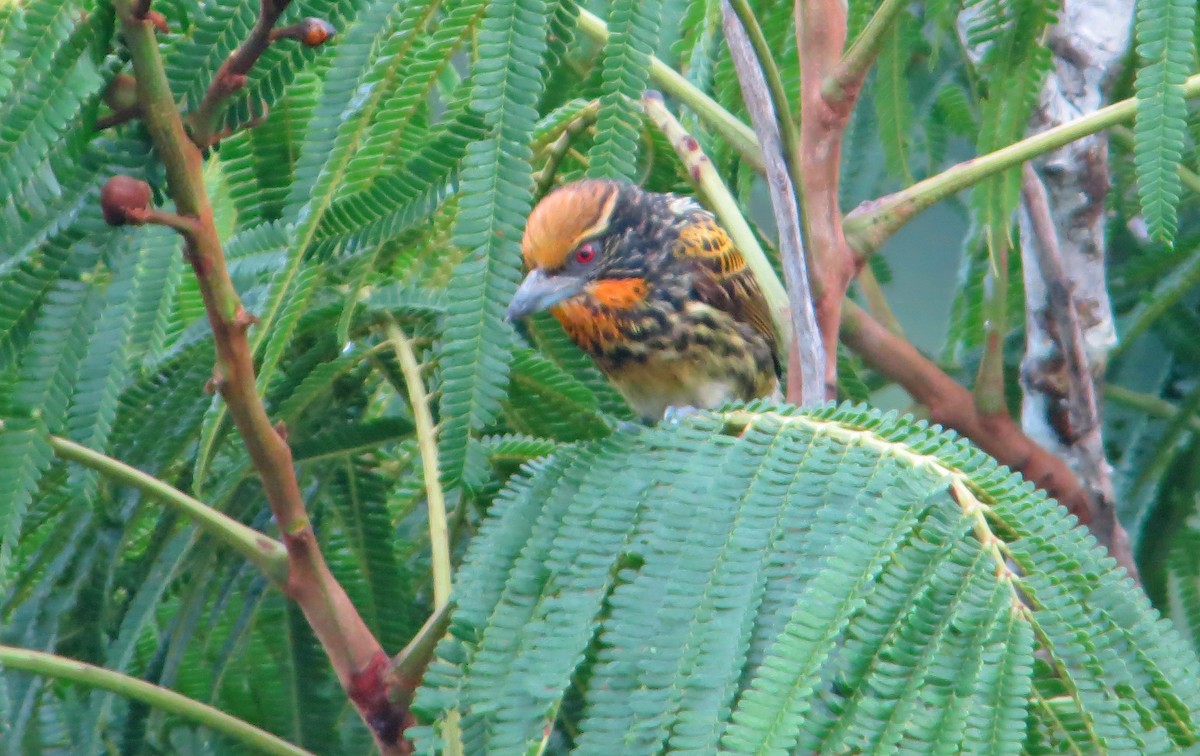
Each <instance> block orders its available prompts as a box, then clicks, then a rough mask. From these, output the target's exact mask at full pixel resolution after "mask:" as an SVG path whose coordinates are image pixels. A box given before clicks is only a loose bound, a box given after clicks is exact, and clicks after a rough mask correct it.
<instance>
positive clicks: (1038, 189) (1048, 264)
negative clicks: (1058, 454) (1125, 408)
mask: <svg viewBox="0 0 1200 756" xmlns="http://www.w3.org/2000/svg"><path fill="white" fill-rule="evenodd" d="M1021 197H1022V200H1023V202H1024V204H1025V210H1026V212H1027V213H1028V214H1029V224H1030V227H1031V229H1032V231H1033V236H1034V239H1033V240H1031V241H1032V242H1033V243H1030V244H1026V245H1025V246H1024V249H1025V250H1026V252H1027V254H1031V255H1032V256H1033V257H1034V258H1035V260H1036V268H1037V274H1038V276H1039V277H1040V279H1041V283H1042V285H1043V286H1044V288H1045V291H1046V300H1045V306H1046V310H1047V314H1048V315H1049V317H1050V321H1051V323H1052V324H1053V328H1052V329H1047V328H1045V327H1044V326H1039V328H1038V330H1039V331H1043V330H1045V331H1049V332H1050V333H1049V334H1047V335H1049V336H1051V337H1052V338H1054V339H1055V340H1056V341H1057V345H1056V346H1057V350H1056V351H1057V354H1056V355H1055V361H1056V362H1057V360H1059V359H1061V360H1062V362H1063V366H1064V370H1063V373H1064V375H1065V377H1066V385H1065V386H1060V387H1054V390H1053V394H1059V395H1062V396H1063V397H1064V398H1065V401H1066V415H1067V423H1066V424H1065V427H1059V428H1055V431H1056V433H1058V435H1059V439H1058V440H1059V443H1060V444H1062V445H1064V446H1066V447H1073V448H1074V449H1075V450H1076V451H1077V453H1074V454H1071V456H1072V457H1073V458H1074V460H1075V461H1076V463H1077V465H1078V469H1079V475H1080V478H1081V479H1082V481H1083V482H1084V483H1085V484H1086V485H1087V486H1088V487H1089V488H1091V492H1090V493H1091V495H1090V496H1089V497H1088V506H1089V510H1090V514H1089V516H1090V518H1091V522H1092V525H1091V529H1092V532H1093V533H1095V535H1096V537H1097V538H1098V539H1099V540H1100V542H1101V543H1103V544H1104V545H1105V546H1107V547H1108V549H1109V551H1110V552H1111V553H1112V554H1113V556H1114V557H1116V558H1117V560H1118V561H1119V562H1121V564H1122V565H1124V566H1125V569H1126V570H1127V571H1128V572H1129V574H1130V576H1132V577H1133V578H1134V579H1135V580H1136V579H1137V577H1138V570H1137V564H1136V562H1135V561H1134V558H1133V551H1132V548H1131V546H1130V544H1129V536H1128V534H1127V533H1126V532H1125V529H1124V528H1122V527H1121V524H1120V522H1119V521H1118V520H1117V511H1116V507H1115V502H1116V494H1115V492H1114V490H1113V484H1112V476H1111V475H1110V474H1109V464H1108V460H1107V459H1106V457H1105V454H1104V442H1103V440H1102V438H1101V429H1102V427H1103V425H1102V422H1101V419H1100V404H1099V402H1098V401H1097V398H1096V384H1095V381H1094V380H1093V378H1092V367H1091V364H1090V361H1089V360H1088V354H1087V345H1086V344H1085V342H1084V329H1083V325H1082V324H1081V321H1080V318H1079V310H1078V309H1077V308H1076V306H1075V297H1074V296H1073V295H1072V292H1071V288H1072V287H1071V283H1070V281H1071V279H1070V277H1069V276H1068V275H1067V271H1066V268H1065V267H1064V265H1063V260H1062V253H1061V252H1060V251H1059V245H1058V236H1057V234H1056V233H1055V227H1054V220H1053V218H1051V216H1050V201H1049V198H1048V197H1047V196H1046V189H1045V187H1044V186H1043V185H1042V182H1041V180H1040V179H1039V178H1038V176H1037V173H1036V172H1035V171H1034V170H1033V167H1032V166H1030V165H1028V164H1026V165H1025V169H1024V172H1023V175H1022V177H1021ZM1029 275H1030V274H1029V273H1027V274H1026V277H1027V278H1028V277H1029ZM1030 309H1031V310H1032V309H1033V307H1032V303H1031V308H1030ZM1037 315H1038V313H1035V312H1031V317H1034V318H1036V317H1037ZM1030 338H1031V339H1032V335H1031V336H1030ZM1034 358H1035V355H1034V354H1032V353H1031V354H1029V355H1027V361H1032V360H1033V359H1034ZM1038 372H1040V371H1038ZM1022 373H1024V374H1027V375H1030V376H1032V375H1035V368H1033V366H1031V365H1025V366H1023V369H1022ZM1030 388H1039V389H1043V390H1044V389H1045V388H1047V387H1030ZM1026 398H1027V400H1028V399H1029V398H1030V397H1029V391H1027V392H1026ZM1063 431H1065V433H1064V432H1063Z"/></svg>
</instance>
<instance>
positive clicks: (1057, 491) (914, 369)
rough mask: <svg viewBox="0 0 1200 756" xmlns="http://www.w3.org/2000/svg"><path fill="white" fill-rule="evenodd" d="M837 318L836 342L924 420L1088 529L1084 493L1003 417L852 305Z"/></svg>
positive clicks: (1053, 457) (1066, 469)
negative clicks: (920, 408) (895, 386)
mask: <svg viewBox="0 0 1200 756" xmlns="http://www.w3.org/2000/svg"><path fill="white" fill-rule="evenodd" d="M842 312H843V316H842V324H841V326H842V327H841V335H842V341H844V342H845V344H846V345H847V346H848V347H850V348H851V349H853V350H854V352H855V353H857V354H858V355H859V356H861V357H862V358H863V359H864V360H865V361H866V363H867V364H868V365H870V366H871V367H873V368H875V369H876V370H878V371H879V372H880V373H882V374H884V375H885V376H887V377H889V378H891V379H893V380H895V381H896V382H897V383H899V384H900V385H901V386H902V387H903V388H904V389H905V390H906V391H907V392H908V393H909V395H910V396H912V398H913V399H915V400H916V401H917V402H919V403H921V404H922V405H924V406H925V407H926V408H927V409H928V410H929V417H930V420H932V421H933V422H935V423H937V424H939V425H941V426H943V427H945V428H951V429H953V430H956V431H958V432H959V433H960V434H962V435H963V436H966V437H967V438H969V439H970V440H971V442H972V443H974V444H975V445H976V446H978V447H979V448H980V449H982V450H983V451H985V452H987V453H988V454H990V455H991V456H992V457H995V458H996V460H997V461H999V462H1000V463H1001V464H1003V465H1007V466H1008V467H1009V468H1011V469H1012V470H1014V471H1016V472H1019V473H1021V474H1022V475H1023V476H1025V479H1026V480H1028V481H1030V482H1031V483H1033V484H1034V485H1036V486H1037V487H1038V488H1041V489H1042V490H1043V491H1045V492H1046V493H1048V494H1050V495H1051V496H1053V497H1054V498H1055V499H1057V500H1058V502H1059V503H1060V504H1062V505H1063V506H1064V507H1066V508H1067V511H1069V512H1070V513H1071V514H1073V515H1075V516H1076V517H1077V518H1079V521H1080V522H1081V523H1082V524H1084V525H1086V526H1088V527H1089V528H1091V527H1093V523H1094V520H1093V519H1092V508H1091V503H1090V500H1089V497H1088V493H1087V491H1086V490H1085V489H1084V487H1083V485H1082V484H1081V483H1080V482H1079V479H1078V478H1077V477H1076V476H1075V474H1074V473H1073V472H1072V471H1071V468H1069V467H1068V466H1067V463H1066V462H1064V461H1063V460H1062V459H1061V458H1059V457H1058V456H1057V455H1055V454H1052V453H1050V452H1048V451H1046V450H1045V449H1043V448H1042V447H1040V446H1038V445H1037V444H1036V443H1034V442H1033V441H1032V440H1031V439H1030V438H1029V437H1028V436H1026V435H1025V433H1024V432H1023V431H1022V430H1021V427H1020V426H1019V425H1017V423H1016V422H1015V421H1013V419H1012V418H1011V417H1009V415H1008V413H1006V412H1005V413H994V414H988V415H984V414H982V413H980V412H979V410H978V408H977V407H976V406H975V400H974V398H973V397H972V396H971V392H969V391H967V390H966V389H965V388H963V387H962V386H960V385H959V384H958V382H956V381H955V380H954V379H953V378H951V377H950V376H948V375H946V374H945V373H944V372H942V370H941V368H939V367H938V366H937V365H935V364H934V363H933V362H931V361H930V360H929V359H927V358H926V357H925V356H924V355H923V354H921V353H920V352H919V351H917V348H916V347H914V346H913V345H912V344H910V343H908V342H907V341H905V340H904V339H902V338H899V337H898V336H896V335H895V334H893V333H891V332H890V331H888V330H887V329H886V328H884V327H883V326H882V325H880V324H879V322H878V321H876V320H875V319H873V318H872V317H871V316H870V315H868V314H867V313H866V312H865V311H863V310H862V309H861V308H860V307H859V306H858V305H856V304H854V303H853V302H849V301H848V302H846V305H845V307H844V308H843V310H842ZM1096 535H1097V537H1098V538H1099V537H1100V535H1101V534H1100V533H1097V534H1096ZM1105 545H1106V546H1109V548H1110V553H1112V554H1113V556H1115V557H1118V559H1120V560H1121V563H1122V564H1123V565H1124V566H1125V567H1126V569H1128V568H1129V567H1130V566H1131V563H1126V561H1125V560H1124V559H1121V553H1120V551H1119V550H1116V549H1113V548H1112V546H1111V545H1110V544H1108V543H1106V544H1105ZM1131 574H1133V573H1131Z"/></svg>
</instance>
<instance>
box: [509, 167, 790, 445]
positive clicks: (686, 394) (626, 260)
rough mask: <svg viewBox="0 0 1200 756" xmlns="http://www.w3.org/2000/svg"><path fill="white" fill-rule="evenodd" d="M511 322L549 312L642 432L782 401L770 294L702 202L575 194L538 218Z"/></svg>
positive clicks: (617, 184) (526, 240) (641, 194)
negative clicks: (743, 404) (645, 426)
mask: <svg viewBox="0 0 1200 756" xmlns="http://www.w3.org/2000/svg"><path fill="white" fill-rule="evenodd" d="M521 252H522V256H523V257H524V261H525V267H526V269H527V270H528V274H527V275H526V276H525V279H524V280H523V281H522V282H521V284H520V286H519V287H518V288H517V291H516V293H515V294H514V295H513V298H512V300H511V303H510V304H509V307H508V312H507V317H508V318H509V320H517V319H520V318H524V317H527V316H529V315H532V314H533V313H536V312H540V311H543V310H549V312H550V314H552V315H553V316H554V317H555V318H557V319H558V322H559V323H561V324H562V327H563V329H564V330H565V331H566V333H567V335H568V336H569V337H570V338H571V340H572V341H574V342H575V344H576V345H578V346H579V347H580V348H581V349H583V350H584V351H585V352H587V354H589V355H590V356H591V357H592V359H593V360H594V361H595V363H596V365H597V366H598V367H599V369H600V371H601V372H602V373H604V374H605V375H606V376H607V377H608V379H609V381H610V382H611V383H612V384H613V385H614V386H615V387H616V388H617V390H618V391H619V392H620V393H621V394H622V395H623V396H624V397H625V400H626V401H627V402H628V404H629V406H630V407H631V408H632V409H633V410H634V412H636V413H637V414H638V415H639V416H640V417H641V418H642V419H643V420H645V421H648V422H655V421H657V420H660V419H662V418H663V417H664V415H666V416H667V417H668V418H670V417H672V416H674V413H676V412H678V413H679V416H682V415H684V414H687V413H689V412H692V411H695V410H704V409H713V408H716V407H718V406H719V405H721V404H724V403H726V402H729V401H731V400H735V399H740V400H747V401H748V400H750V399H754V398H757V397H765V396H772V395H775V396H778V392H779V376H780V372H781V365H780V358H779V348H778V341H777V337H776V333H775V328H774V325H773V322H772V319H771V312H770V309H769V307H768V304H767V301H766V299H765V298H764V297H763V294H762V290H761V289H760V288H759V285H758V282H757V281H756V280H755V278H754V274H753V273H752V272H751V270H750V269H749V268H748V267H747V265H746V261H745V259H744V258H743V256H742V253H741V252H740V251H739V250H738V249H737V247H736V246H734V244H733V242H732V241H731V240H730V238H729V235H728V234H727V233H726V232H725V230H724V229H722V228H721V226H720V225H719V224H718V223H717V220H716V218H715V217H714V216H713V215H712V214H711V213H710V212H708V211H707V210H705V209H704V208H703V207H702V206H701V205H700V204H699V203H697V202H696V201H695V200H694V199H692V198H690V197H687V196H683V195H676V194H660V193H656V192H650V191H646V190H644V189H642V188H641V187H639V186H637V185H635V184H632V183H628V182H623V181H616V180H608V179H584V180H579V181H574V182H571V183H567V184H564V185H562V186H560V187H558V188H556V189H554V190H553V191H551V192H550V193H549V194H547V195H546V196H545V197H544V198H542V200H541V201H540V202H539V203H538V204H537V205H536V206H535V207H534V209H533V211H532V212H531V213H530V214H529V217H528V219H527V221H526V224H525V234H524V237H523V238H522V240H521Z"/></svg>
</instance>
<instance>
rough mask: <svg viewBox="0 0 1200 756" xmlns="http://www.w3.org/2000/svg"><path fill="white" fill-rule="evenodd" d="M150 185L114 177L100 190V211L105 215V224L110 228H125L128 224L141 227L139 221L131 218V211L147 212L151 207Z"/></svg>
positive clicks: (131, 179) (125, 177) (122, 177)
mask: <svg viewBox="0 0 1200 756" xmlns="http://www.w3.org/2000/svg"><path fill="white" fill-rule="evenodd" d="M151 196H152V195H151V192H150V185H149V184H147V183H146V182H145V181H138V180H137V179H135V178H130V177H129V176H113V177H112V178H110V179H109V180H108V181H107V182H106V183H105V184H104V188H103V189H101V190H100V210H101V212H103V213H104V222H105V223H107V224H108V225H110V226H123V225H125V224H126V223H134V224H135V225H140V223H139V222H138V220H137V219H135V218H132V217H131V216H130V212H131V211H137V210H145V209H146V208H148V207H150V199H151Z"/></svg>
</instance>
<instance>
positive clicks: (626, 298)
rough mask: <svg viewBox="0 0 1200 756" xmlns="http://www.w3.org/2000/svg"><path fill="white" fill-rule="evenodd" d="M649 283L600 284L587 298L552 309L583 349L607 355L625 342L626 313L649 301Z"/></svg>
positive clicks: (627, 280) (626, 280) (637, 280)
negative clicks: (607, 351)
mask: <svg viewBox="0 0 1200 756" xmlns="http://www.w3.org/2000/svg"><path fill="white" fill-rule="evenodd" d="M646 293H647V289H646V281H645V279H642V278H616V279H608V280H603V281H597V282H596V283H594V284H592V285H591V286H590V287H588V294H587V295H586V296H583V297H577V298H576V299H573V300H570V301H567V302H563V303H561V304H558V305H555V306H554V307H552V308H550V314H552V315H553V316H554V317H556V318H558V322H559V323H562V327H563V330H564V331H566V332H567V335H568V336H570V337H571V340H572V341H574V342H575V343H576V344H578V345H579V346H581V347H583V348H584V349H586V350H588V351H589V352H592V353H593V354H595V353H597V352H603V351H605V350H607V349H609V348H611V347H612V346H613V345H614V344H616V343H617V342H619V341H620V340H621V339H622V325H623V324H624V323H625V321H626V318H624V317H623V316H622V313H623V312H626V311H628V310H632V309H633V308H635V307H637V306H638V305H639V304H641V303H642V302H644V301H645V299H646Z"/></svg>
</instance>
